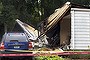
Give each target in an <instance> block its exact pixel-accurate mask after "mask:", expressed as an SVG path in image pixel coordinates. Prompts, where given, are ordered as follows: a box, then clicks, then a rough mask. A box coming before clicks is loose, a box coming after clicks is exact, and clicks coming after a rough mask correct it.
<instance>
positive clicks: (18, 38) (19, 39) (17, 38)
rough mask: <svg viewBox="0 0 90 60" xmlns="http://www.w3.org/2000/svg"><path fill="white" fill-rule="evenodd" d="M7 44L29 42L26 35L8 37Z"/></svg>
mask: <svg viewBox="0 0 90 60" xmlns="http://www.w3.org/2000/svg"><path fill="white" fill-rule="evenodd" d="M5 42H28V40H27V37H26V36H25V35H8V34H7V35H6V38H5Z"/></svg>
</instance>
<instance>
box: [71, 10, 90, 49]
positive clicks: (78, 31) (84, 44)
mask: <svg viewBox="0 0 90 60" xmlns="http://www.w3.org/2000/svg"><path fill="white" fill-rule="evenodd" d="M89 46H90V9H79V8H71V49H90V48H89Z"/></svg>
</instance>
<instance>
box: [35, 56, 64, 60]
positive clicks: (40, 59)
mask: <svg viewBox="0 0 90 60" xmlns="http://www.w3.org/2000/svg"><path fill="white" fill-rule="evenodd" d="M34 60H64V59H63V58H61V57H59V56H38V57H35V58H34Z"/></svg>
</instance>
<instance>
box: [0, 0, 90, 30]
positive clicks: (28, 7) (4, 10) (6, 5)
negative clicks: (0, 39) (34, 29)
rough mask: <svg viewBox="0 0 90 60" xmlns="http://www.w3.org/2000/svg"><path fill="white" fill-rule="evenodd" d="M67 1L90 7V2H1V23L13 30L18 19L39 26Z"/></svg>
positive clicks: (26, 0)
mask: <svg viewBox="0 0 90 60" xmlns="http://www.w3.org/2000/svg"><path fill="white" fill-rule="evenodd" d="M67 1H70V2H74V3H77V4H81V5H82V4H84V5H87V6H89V5H90V1H89V0H0V23H2V24H6V25H7V28H8V30H9V31H11V30H12V28H13V26H14V24H15V20H16V19H17V18H18V19H20V20H22V21H24V22H26V23H29V24H33V25H34V26H37V24H38V23H39V22H40V21H42V20H44V19H45V18H47V17H48V16H49V15H50V14H52V13H53V12H54V10H55V9H57V8H59V7H61V6H62V5H63V4H64V3H66V2H67Z"/></svg>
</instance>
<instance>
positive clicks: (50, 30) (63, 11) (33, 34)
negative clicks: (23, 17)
mask: <svg viewBox="0 0 90 60" xmlns="http://www.w3.org/2000/svg"><path fill="white" fill-rule="evenodd" d="M85 8H86V9H85ZM88 8H89V7H86V6H81V5H77V4H73V3H70V2H67V3H65V4H64V6H62V7H61V8H58V9H56V10H55V12H54V13H53V14H52V15H50V16H49V17H48V18H47V19H46V20H43V21H42V22H41V24H40V26H39V29H38V30H36V29H35V28H33V27H31V26H29V25H28V24H24V23H23V22H21V21H20V20H18V19H17V20H16V21H17V23H18V24H19V25H20V26H21V27H22V28H23V30H24V31H25V32H26V33H27V34H28V36H29V39H30V40H33V41H36V40H38V43H39V44H38V45H39V46H40V47H42V46H43V45H47V46H49V47H51V48H52V47H61V48H65V46H66V49H67V46H68V48H69V49H83V48H78V47H76V48H75V44H76V43H77V44H79V43H78V42H75V41H74V40H75V38H77V39H78V37H76V36H74V33H76V34H78V33H77V32H75V31H74V26H75V25H73V24H74V22H72V21H73V19H74V17H73V16H74V15H73V14H74V13H73V12H74V11H75V12H80V11H82V13H83V11H84V13H85V12H86V13H88V12H90V11H89V9H88ZM87 11H88V12H87ZM80 13H81V12H80ZM84 15H85V14H84ZM78 17H80V18H81V16H78ZM86 19H87V18H86ZM74 20H75V19H74ZM75 24H77V23H75ZM81 26H83V25H81ZM77 28H78V27H77ZM78 29H80V28H78ZM73 32H74V33H73ZM80 37H82V35H80ZM70 44H71V45H70ZM85 46H86V45H85ZM85 46H84V47H85ZM87 46H88V45H87ZM82 47H83V46H82ZM85 49H88V48H85Z"/></svg>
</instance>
